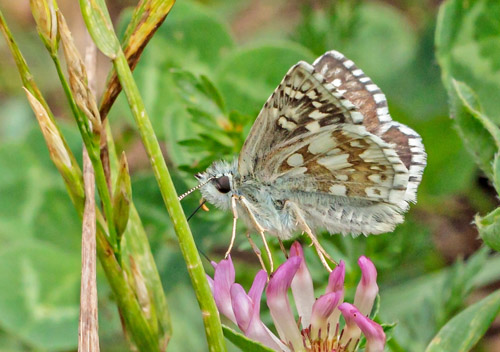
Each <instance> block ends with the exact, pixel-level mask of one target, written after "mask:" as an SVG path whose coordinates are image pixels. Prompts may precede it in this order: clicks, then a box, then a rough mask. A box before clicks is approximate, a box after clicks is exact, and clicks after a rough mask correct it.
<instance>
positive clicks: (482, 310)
mask: <svg viewBox="0 0 500 352" xmlns="http://www.w3.org/2000/svg"><path fill="white" fill-rule="evenodd" d="M499 312H500V291H496V292H494V293H492V294H490V295H489V296H488V297H486V298H484V299H482V300H481V301H479V302H477V303H475V304H473V305H472V306H470V307H468V308H467V309H465V310H464V311H462V312H461V313H459V314H458V315H456V316H455V317H453V318H452V319H451V320H450V321H449V322H448V323H447V324H446V325H445V326H443V328H441V330H440V331H439V333H438V334H437V335H436V336H435V337H434V339H432V341H431V343H430V344H429V346H427V349H426V352H447V351H450V352H457V351H464V352H465V351H470V350H471V348H472V347H473V346H474V345H475V344H476V343H477V342H478V341H479V339H480V338H481V336H483V335H484V333H485V332H486V330H488V328H489V327H490V325H491V323H492V322H493V320H494V319H495V317H496V316H497V315H498V313H499Z"/></svg>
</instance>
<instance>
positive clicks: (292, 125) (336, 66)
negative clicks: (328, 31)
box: [238, 51, 426, 233]
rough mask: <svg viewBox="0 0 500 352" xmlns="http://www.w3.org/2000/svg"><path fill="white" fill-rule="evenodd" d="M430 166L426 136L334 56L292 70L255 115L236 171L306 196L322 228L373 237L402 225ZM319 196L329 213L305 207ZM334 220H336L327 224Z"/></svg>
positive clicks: (351, 66) (355, 70) (304, 200)
mask: <svg viewBox="0 0 500 352" xmlns="http://www.w3.org/2000/svg"><path fill="white" fill-rule="evenodd" d="M425 160H426V154H425V152H424V148H423V145H422V143H421V139H420V136H419V135H418V134H417V133H416V132H414V131H413V130H411V129H410V128H408V127H406V126H404V125H402V124H400V123H397V122H394V121H392V119H391V117H390V115H389V111H388V107H387V101H386V99H385V95H384V94H383V93H382V92H381V91H380V89H379V88H378V87H377V86H376V85H375V84H373V82H372V81H371V80H370V79H369V78H368V77H367V76H365V74H364V73H363V71H361V70H360V69H358V68H357V67H356V66H355V65H354V63H353V62H352V61H351V60H348V59H346V58H345V57H344V56H343V55H342V54H340V53H338V52H335V51H331V52H328V53H326V54H325V55H323V56H321V57H320V58H318V59H317V60H316V62H315V63H314V64H313V65H312V66H311V65H309V64H307V63H305V62H299V63H298V64H297V65H295V66H293V67H292V68H291V69H290V70H289V72H288V73H287V74H286V76H285V77H284V79H283V81H282V82H281V84H280V85H279V86H278V88H277V89H276V90H275V91H274V93H273V94H272V95H271V97H270V98H269V99H268V101H267V102H266V103H265V105H264V107H263V109H262V110H261V112H260V114H259V116H258V117H257V120H256V122H255V124H254V125H253V127H252V130H251V131H250V134H249V136H248V138H247V140H246V142H245V145H244V146H243V149H242V151H241V153H240V157H239V162H238V168H239V173H240V175H241V176H242V177H243V178H245V177H252V178H255V179H257V180H259V181H261V182H265V183H272V184H274V185H276V187H279V188H282V189H283V191H286V192H288V191H290V192H291V193H292V194H291V198H293V192H295V194H301V196H298V197H297V199H298V200H297V202H302V203H304V204H302V205H303V206H305V208H307V209H309V210H307V211H308V212H309V218H311V219H312V220H313V222H316V223H318V225H319V226H321V225H326V227H327V229H328V228H330V229H331V230H336V231H342V232H354V233H373V232H383V231H387V230H390V229H392V228H393V227H394V224H396V223H399V222H402V217H401V216H400V215H399V213H401V212H403V211H405V210H406V209H407V207H408V202H411V201H415V200H416V189H417V187H418V184H419V183H420V181H421V177H422V176H421V175H422V172H423V169H424V167H425ZM313 194H314V195H316V196H318V197H316V196H315V197H312V198H314V199H322V200H325V205H326V206H325V207H324V209H323V208H321V209H320V208H318V209H316V208H317V205H315V204H312V203H311V204H306V203H307V199H308V197H307V195H313ZM310 198H311V197H310ZM329 204H333V205H332V206H329ZM356 213H357V214H356ZM356 216H358V217H359V219H357V220H356ZM353 217H354V218H353ZM331 218H336V219H337V220H336V221H334V223H332V225H331V226H329V225H328V221H330V220H325V219H331ZM314 219H316V221H314ZM343 224H344V225H345V226H344V225H343ZM381 224H388V225H387V226H381ZM372 225H376V226H378V227H379V228H378V229H376V230H373V229H369V228H368V227H369V226H372ZM323 227H324V226H323Z"/></svg>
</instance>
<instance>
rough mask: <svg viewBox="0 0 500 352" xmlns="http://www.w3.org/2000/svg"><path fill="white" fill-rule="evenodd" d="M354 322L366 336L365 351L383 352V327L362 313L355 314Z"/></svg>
mask: <svg viewBox="0 0 500 352" xmlns="http://www.w3.org/2000/svg"><path fill="white" fill-rule="evenodd" d="M354 322H355V323H356V324H357V325H358V327H359V328H360V329H361V332H363V335H365V337H366V348H365V351H366V352H383V351H384V347H385V333H384V329H382V327H381V326H380V325H379V324H377V323H376V322H374V321H373V320H371V319H370V318H367V317H365V316H364V315H362V314H356V315H355V317H354Z"/></svg>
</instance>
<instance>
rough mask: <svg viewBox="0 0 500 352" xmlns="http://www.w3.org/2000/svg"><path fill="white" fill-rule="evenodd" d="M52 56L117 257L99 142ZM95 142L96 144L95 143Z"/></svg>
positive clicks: (111, 209)
mask: <svg viewBox="0 0 500 352" xmlns="http://www.w3.org/2000/svg"><path fill="white" fill-rule="evenodd" d="M50 56H51V57H52V60H53V61H54V65H55V67H56V70H57V74H58V76H59V80H60V81H61V84H62V86H63V89H64V93H65V94H66V98H67V100H68V102H69V105H70V108H71V111H72V112H73V115H74V116H75V120H76V122H77V125H78V128H79V130H80V134H81V135H82V139H83V142H84V144H85V147H86V148H87V150H88V154H89V158H90V160H91V161H92V166H93V168H94V172H95V180H96V185H97V189H98V191H99V196H100V198H101V201H102V206H103V210H104V215H105V216H106V221H107V223H108V229H107V230H108V232H107V234H108V236H109V241H110V243H111V246H112V247H113V248H114V250H115V252H116V254H117V255H118V257H120V246H119V244H118V243H117V241H116V229H115V227H114V224H113V206H112V202H111V197H110V190H109V189H108V184H107V182H106V175H105V174H104V168H103V165H102V162H101V158H100V152H99V144H98V143H94V142H93V141H92V136H90V135H88V134H87V132H86V129H85V127H84V126H83V124H82V121H83V119H85V118H86V116H85V114H84V113H83V112H82V111H81V110H80V109H79V108H78V106H77V104H76V102H75V99H74V98H73V93H72V92H71V88H70V87H69V84H68V81H67V80H66V76H64V73H63V71H62V67H61V61H60V60H59V57H58V56H57V53H55V54H54V53H51V55H50ZM101 133H106V131H105V130H104V129H103V130H102V131H101ZM96 144H97V145H96Z"/></svg>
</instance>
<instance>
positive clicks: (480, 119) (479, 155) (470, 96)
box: [450, 80, 500, 179]
mask: <svg viewBox="0 0 500 352" xmlns="http://www.w3.org/2000/svg"><path fill="white" fill-rule="evenodd" d="M450 101H451V108H452V115H453V116H454V118H455V121H456V126H457V128H458V131H459V133H460V135H461V137H462V139H463V140H464V142H465V145H466V147H467V149H468V151H469V152H470V153H471V154H472V155H473V156H474V157H475V161H476V163H477V164H478V165H479V167H480V168H481V169H482V170H483V171H484V172H485V173H486V175H487V176H488V177H489V178H490V179H492V178H493V170H492V162H493V159H494V156H495V154H496V152H497V150H498V148H499V146H500V131H499V129H498V127H497V126H495V125H494V124H493V123H492V122H491V121H490V120H489V119H488V117H486V116H485V115H484V114H483V113H482V109H481V106H480V103H479V100H478V98H477V96H476V95H475V93H474V92H473V91H472V90H471V89H470V88H469V87H468V86H467V85H466V84H465V83H462V82H458V81H455V80H452V83H451V91H450Z"/></svg>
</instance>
